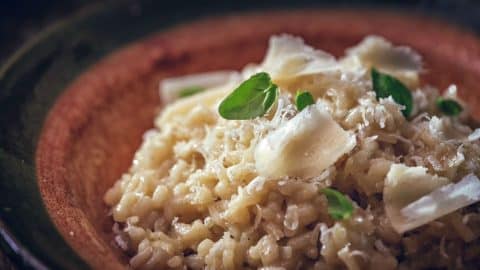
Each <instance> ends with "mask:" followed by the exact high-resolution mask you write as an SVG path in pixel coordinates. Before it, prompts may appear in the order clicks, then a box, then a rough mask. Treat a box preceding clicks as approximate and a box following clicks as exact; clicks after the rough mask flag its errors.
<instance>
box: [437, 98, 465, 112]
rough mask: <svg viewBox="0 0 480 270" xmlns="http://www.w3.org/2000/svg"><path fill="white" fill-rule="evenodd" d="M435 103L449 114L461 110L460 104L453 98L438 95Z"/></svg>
mask: <svg viewBox="0 0 480 270" xmlns="http://www.w3.org/2000/svg"><path fill="white" fill-rule="evenodd" d="M435 103H436V104H437V107H438V109H440V111H442V112H443V113H444V114H446V115H449V116H457V115H459V114H460V113H461V112H462V111H463V108H462V105H460V104H459V103H458V102H456V101H455V100H453V99H449V98H442V97H439V98H437V100H436V102H435Z"/></svg>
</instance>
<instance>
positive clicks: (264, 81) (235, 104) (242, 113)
mask: <svg viewBox="0 0 480 270" xmlns="http://www.w3.org/2000/svg"><path fill="white" fill-rule="evenodd" d="M277 95H278V87H277V86H276V85H275V84H273V83H272V80H271V79H270V75H268V74H267V73H265V72H260V73H257V74H255V75H253V76H251V77H250V78H249V79H248V80H246V81H244V82H243V83H242V84H240V86H239V87H237V88H236V89H235V90H233V92H232V93H230V95H228V96H227V97H226V98H225V99H224V100H223V101H222V103H220V106H219V107H218V112H219V113H220V115H221V116H222V117H223V118H225V119H229V120H245V119H253V118H255V117H258V116H262V115H264V114H265V113H266V112H267V111H268V110H269V109H270V107H272V105H273V103H274V102H275V100H276V99H277Z"/></svg>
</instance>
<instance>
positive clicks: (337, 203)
mask: <svg viewBox="0 0 480 270" xmlns="http://www.w3.org/2000/svg"><path fill="white" fill-rule="evenodd" d="M321 191H322V193H323V194H325V196H326V197H327V200H328V214H329V215H330V216H331V217H332V218H333V219H335V220H342V219H347V218H349V217H350V216H351V215H352V213H353V205H352V202H350V200H349V199H347V197H346V196H345V195H343V194H342V193H340V192H338V191H336V190H335V189H331V188H324V189H322V190H321Z"/></svg>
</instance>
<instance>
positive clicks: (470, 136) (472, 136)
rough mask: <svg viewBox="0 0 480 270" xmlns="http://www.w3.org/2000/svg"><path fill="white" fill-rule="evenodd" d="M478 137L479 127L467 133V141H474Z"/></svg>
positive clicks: (479, 133) (479, 136) (479, 134)
mask: <svg viewBox="0 0 480 270" xmlns="http://www.w3.org/2000/svg"><path fill="white" fill-rule="evenodd" d="M478 139H480V128H477V129H475V130H474V131H473V132H472V133H471V134H470V135H468V140H469V141H471V142H472V141H476V140H478Z"/></svg>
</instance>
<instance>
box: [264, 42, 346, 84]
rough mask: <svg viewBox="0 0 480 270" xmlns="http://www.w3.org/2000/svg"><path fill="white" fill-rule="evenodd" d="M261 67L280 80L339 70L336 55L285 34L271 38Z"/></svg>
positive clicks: (273, 77) (273, 78)
mask: <svg viewBox="0 0 480 270" xmlns="http://www.w3.org/2000/svg"><path fill="white" fill-rule="evenodd" d="M261 69H263V70H264V71H265V72H268V73H269V74H270V76H271V77H272V80H273V81H274V82H278V81H282V80H289V79H293V78H296V77H300V76H304V75H312V74H318V73H322V72H326V71H332V70H338V63H337V61H336V59H335V57H333V56H332V55H330V54H328V53H326V52H324V51H320V50H315V49H314V48H312V47H310V46H308V45H306V44H305V43H304V42H303V40H302V39H301V38H298V37H293V36H290V35H286V34H284V35H280V36H273V37H271V38H270V43H269V47H268V51H267V54H266V56H265V59H264V60H263V63H262V64H261Z"/></svg>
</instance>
